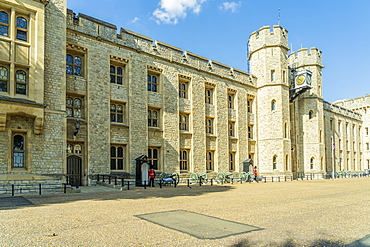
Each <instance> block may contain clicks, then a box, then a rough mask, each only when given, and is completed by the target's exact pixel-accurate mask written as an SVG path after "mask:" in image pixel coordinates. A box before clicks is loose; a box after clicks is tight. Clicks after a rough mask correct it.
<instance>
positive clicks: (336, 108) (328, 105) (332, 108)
mask: <svg viewBox="0 0 370 247" xmlns="http://www.w3.org/2000/svg"><path fill="white" fill-rule="evenodd" d="M324 110H327V111H330V112H334V113H336V114H340V115H342V116H345V117H349V118H352V119H356V120H358V121H361V119H362V115H361V114H360V113H357V112H355V111H352V110H348V109H347V108H344V107H341V106H338V105H335V104H332V103H329V102H327V101H324Z"/></svg>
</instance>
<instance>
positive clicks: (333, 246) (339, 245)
mask: <svg viewBox="0 0 370 247" xmlns="http://www.w3.org/2000/svg"><path fill="white" fill-rule="evenodd" d="M252 246H256V243H254V242H250V241H249V240H247V239H246V240H243V241H240V242H238V243H235V244H233V245H230V247H252ZM259 246H260V245H259ZM266 246H276V247H300V246H306V247H319V246H320V247H324V246H325V247H345V246H347V245H345V244H344V243H343V242H341V241H331V240H325V239H317V240H315V241H313V242H310V243H304V244H303V243H299V242H298V241H297V240H295V239H288V240H286V241H285V242H283V243H269V244H267V245H266Z"/></svg>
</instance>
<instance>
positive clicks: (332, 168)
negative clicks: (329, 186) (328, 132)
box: [331, 136, 334, 179]
mask: <svg viewBox="0 0 370 247" xmlns="http://www.w3.org/2000/svg"><path fill="white" fill-rule="evenodd" d="M331 173H332V178H333V179H334V138H333V136H332V137H331Z"/></svg>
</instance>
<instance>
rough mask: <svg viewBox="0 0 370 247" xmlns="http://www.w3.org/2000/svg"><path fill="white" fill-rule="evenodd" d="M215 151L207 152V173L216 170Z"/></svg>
mask: <svg viewBox="0 0 370 247" xmlns="http://www.w3.org/2000/svg"><path fill="white" fill-rule="evenodd" d="M213 164H214V151H212V150H207V157H206V169H207V172H210V171H213V170H214V166H213Z"/></svg>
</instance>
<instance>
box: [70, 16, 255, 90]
mask: <svg viewBox="0 0 370 247" xmlns="http://www.w3.org/2000/svg"><path fill="white" fill-rule="evenodd" d="M67 29H68V30H69V31H73V32H78V33H81V34H83V35H87V36H89V37H91V38H95V39H96V40H98V41H102V42H104V41H105V42H109V43H114V44H116V45H118V46H121V47H124V48H126V49H129V50H131V51H133V52H137V53H142V54H147V55H150V56H154V57H156V58H158V59H161V60H165V61H168V62H171V63H176V64H179V65H182V66H187V67H191V68H194V69H196V70H199V71H203V72H206V73H209V74H212V75H215V76H219V77H221V78H226V79H230V80H233V81H236V82H238V83H241V84H248V85H255V84H254V83H255V80H254V79H253V78H252V76H250V75H249V74H248V73H247V72H245V71H242V70H238V69H235V68H232V67H230V66H227V65H225V64H222V63H219V62H216V61H213V60H211V59H208V58H205V57H202V56H199V55H197V54H194V53H191V52H189V51H185V50H182V49H180V48H178V47H175V46H172V45H169V44H166V43H164V42H160V41H157V40H154V39H152V38H150V37H147V36H145V35H141V34H138V33H135V32H132V31H130V30H127V29H124V28H121V29H120V30H119V33H118V34H117V31H118V29H117V27H116V26H115V25H113V24H110V23H107V22H104V21H101V20H98V19H96V18H93V17H90V16H87V15H84V14H78V15H76V14H75V13H74V12H73V11H72V10H67ZM67 41H68V40H67Z"/></svg>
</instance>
